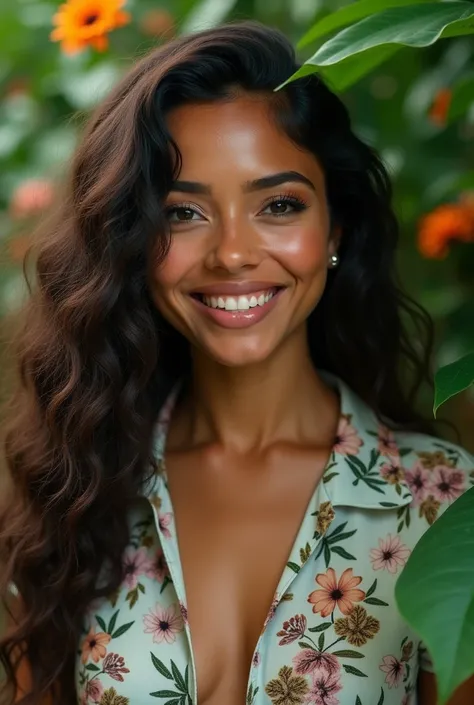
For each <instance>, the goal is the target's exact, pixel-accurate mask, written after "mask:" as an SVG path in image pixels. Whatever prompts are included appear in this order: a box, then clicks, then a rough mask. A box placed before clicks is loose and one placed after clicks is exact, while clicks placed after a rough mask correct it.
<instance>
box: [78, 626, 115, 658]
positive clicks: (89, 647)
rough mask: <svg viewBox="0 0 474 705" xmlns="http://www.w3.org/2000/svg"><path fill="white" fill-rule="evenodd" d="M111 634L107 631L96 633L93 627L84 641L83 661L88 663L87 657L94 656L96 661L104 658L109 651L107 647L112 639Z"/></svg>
mask: <svg viewBox="0 0 474 705" xmlns="http://www.w3.org/2000/svg"><path fill="white" fill-rule="evenodd" d="M111 638H112V637H111V636H110V634H106V633H105V632H99V633H98V634H96V633H95V629H94V627H91V629H90V632H89V634H88V635H87V636H86V638H85V639H84V641H83V642H82V663H86V662H87V659H88V658H89V657H90V658H92V660H93V661H95V663H98V662H99V659H101V658H104V656H105V655H106V653H107V649H106V648H105V647H106V646H107V644H108V643H109V642H110V640H111Z"/></svg>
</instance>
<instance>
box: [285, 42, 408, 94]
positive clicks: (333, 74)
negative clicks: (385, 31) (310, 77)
mask: <svg viewBox="0 0 474 705" xmlns="http://www.w3.org/2000/svg"><path fill="white" fill-rule="evenodd" d="M400 48H401V47H399V46H397V45H396V44H384V45H383V46H380V47H374V48H373V49H368V50H367V51H364V53H363V54H362V55H359V54H358V55H356V56H349V57H348V58H347V59H344V61H341V62H339V63H338V64H332V65H331V66H323V67H321V69H320V73H321V74H322V76H323V78H324V79H326V80H327V82H328V83H329V85H330V86H331V87H332V89H333V90H335V91H338V92H340V91H345V90H347V88H350V87H351V86H353V85H354V83H357V81H358V80H359V79H360V78H363V76H365V75H366V74H368V73H370V72H371V71H372V70H373V69H375V68H376V67H377V66H380V65H381V64H383V62H384V61H387V59H389V58H390V57H391V56H393V55H394V54H396V52H397V51H399V50H400ZM302 68H306V69H307V68H311V70H310V71H309V72H307V73H306V75H307V74H308V73H314V67H312V66H311V67H308V66H303V67H302ZM295 75H296V74H295Z"/></svg>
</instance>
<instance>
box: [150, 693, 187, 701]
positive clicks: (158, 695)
mask: <svg viewBox="0 0 474 705" xmlns="http://www.w3.org/2000/svg"><path fill="white" fill-rule="evenodd" d="M150 695H151V696H152V698H178V702H179V700H180V699H181V693H175V692H174V690H157V691H155V692H154V693H150Z"/></svg>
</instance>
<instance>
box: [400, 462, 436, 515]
mask: <svg viewBox="0 0 474 705" xmlns="http://www.w3.org/2000/svg"><path fill="white" fill-rule="evenodd" d="M405 481H406V483H407V485H408V487H409V489H410V492H411V493H412V495H413V503H414V504H415V505H418V504H421V503H422V502H423V501H424V500H425V499H426V496H427V494H428V490H429V484H430V471H429V470H427V469H426V468H425V467H423V465H422V464H421V463H420V462H419V461H418V462H416V463H415V465H414V466H413V467H412V469H411V470H405Z"/></svg>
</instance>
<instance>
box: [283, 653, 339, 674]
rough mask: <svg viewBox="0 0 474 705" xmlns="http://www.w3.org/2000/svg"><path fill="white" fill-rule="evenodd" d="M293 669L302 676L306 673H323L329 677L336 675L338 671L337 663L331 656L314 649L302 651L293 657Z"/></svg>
mask: <svg viewBox="0 0 474 705" xmlns="http://www.w3.org/2000/svg"><path fill="white" fill-rule="evenodd" d="M293 668H294V670H295V672H296V673H299V674H300V675H302V676H306V675H308V673H315V672H316V671H317V672H318V673H325V674H328V675H330V676H334V675H337V674H338V673H339V671H340V668H341V667H340V665H339V661H338V660H337V658H336V657H335V656H333V655H332V654H328V653H325V652H322V651H315V650H314V649H302V651H299V652H298V653H297V654H296V656H294V657H293Z"/></svg>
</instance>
